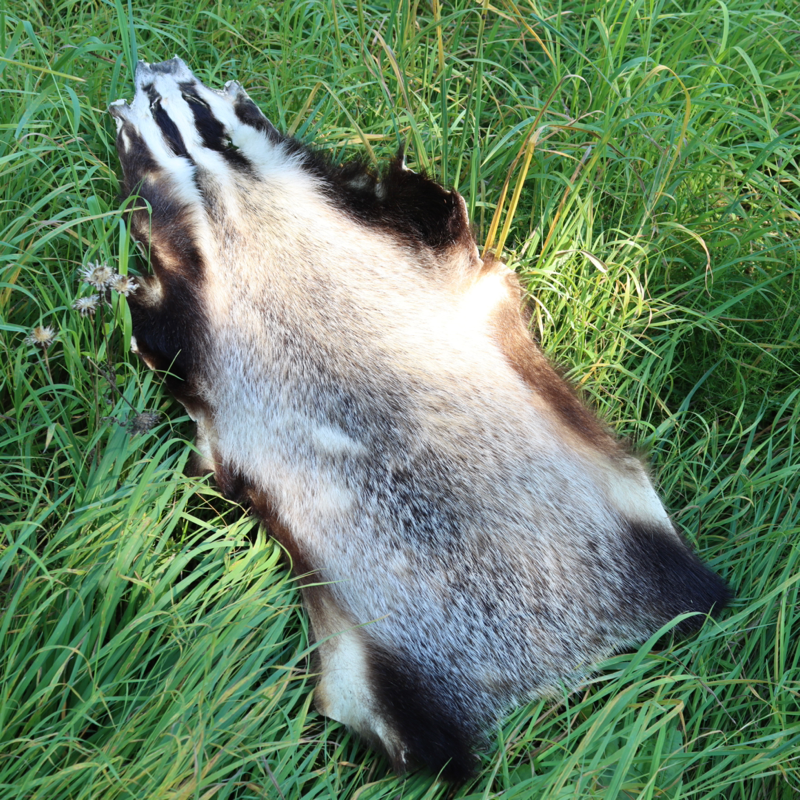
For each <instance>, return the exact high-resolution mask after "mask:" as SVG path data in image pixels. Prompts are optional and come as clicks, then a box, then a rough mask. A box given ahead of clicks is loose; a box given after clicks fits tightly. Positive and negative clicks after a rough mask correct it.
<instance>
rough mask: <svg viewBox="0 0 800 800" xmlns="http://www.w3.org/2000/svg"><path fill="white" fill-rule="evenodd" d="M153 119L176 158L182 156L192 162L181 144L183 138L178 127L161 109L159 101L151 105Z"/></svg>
mask: <svg viewBox="0 0 800 800" xmlns="http://www.w3.org/2000/svg"><path fill="white" fill-rule="evenodd" d="M153 119H154V120H155V121H156V125H158V127H159V128H160V129H161V133H162V134H163V136H164V139H165V140H166V142H167V144H168V145H169V149H170V150H172V152H173V153H175V155H176V156H183V157H184V158H188V159H189V160H190V161H192V157H191V156H190V155H189V151H188V150H187V149H186V145H185V144H184V143H183V136H181V132H180V131H179V130H178V126H177V125H176V124H175V123H174V122H173V121H172V117H170V115H169V114H167V112H166V111H164V109H163V108H162V107H161V101H160V100H159V101H158V102H157V103H155V104H154V105H153Z"/></svg>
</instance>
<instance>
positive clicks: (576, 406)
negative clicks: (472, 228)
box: [493, 275, 619, 455]
mask: <svg viewBox="0 0 800 800" xmlns="http://www.w3.org/2000/svg"><path fill="white" fill-rule="evenodd" d="M507 280H508V284H509V295H510V298H509V300H508V301H507V302H504V303H502V304H500V305H499V306H498V308H497V310H496V311H495V315H494V319H493V323H494V331H495V337H496V339H497V341H498V343H499V344H500V347H501V349H502V350H503V353H504V354H505V356H506V358H507V359H508V362H509V363H510V364H511V366H512V367H513V368H514V370H515V371H516V372H517V373H518V374H519V376H520V377H521V378H522V379H523V380H524V381H525V383H526V384H527V385H528V386H529V387H530V388H531V389H532V390H533V391H534V392H535V393H536V394H538V395H540V396H541V397H542V398H544V400H545V401H546V403H547V405H548V406H550V407H551V408H552V409H553V410H554V411H555V412H556V413H557V414H558V417H559V419H560V420H561V421H562V422H563V423H564V424H565V425H566V426H567V427H568V428H569V429H570V430H572V431H574V432H575V433H577V434H578V435H579V436H581V438H583V439H584V440H585V441H586V442H588V443H589V444H591V445H592V446H593V447H595V448H596V449H598V450H600V451H602V452H605V453H608V454H609V455H612V454H616V453H618V452H619V445H618V444H617V443H616V442H615V441H614V439H613V438H612V437H611V436H610V435H609V434H608V433H606V432H605V430H603V427H602V426H601V425H600V423H599V422H598V420H597V418H596V417H595V416H594V414H592V412H591V411H590V410H589V409H588V408H586V407H585V406H584V405H583V404H582V403H581V401H580V400H579V398H578V397H577V395H576V394H575V392H574V390H573V389H572V387H571V386H570V385H569V384H568V383H567V382H566V381H565V380H564V378H562V377H561V376H560V375H559V374H558V373H557V372H556V370H555V369H553V367H552V366H551V364H550V363H549V362H548V360H547V359H546V358H545V356H544V354H543V353H542V351H541V350H540V349H539V348H538V346H537V345H536V344H535V343H534V342H533V341H532V339H531V337H530V334H529V333H528V330H527V328H526V327H525V325H524V323H523V318H522V316H521V315H520V311H519V304H520V301H521V292H520V287H519V281H518V280H517V277H516V275H509V276H508V278H507Z"/></svg>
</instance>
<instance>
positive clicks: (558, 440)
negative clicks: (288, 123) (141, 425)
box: [110, 58, 728, 780]
mask: <svg viewBox="0 0 800 800" xmlns="http://www.w3.org/2000/svg"><path fill="white" fill-rule="evenodd" d="M110 111H111V113H112V114H113V116H114V117H115V118H116V122H117V127H118V134H117V149H118V151H119V156H120V160H121V161H122V167H123V171H124V180H123V189H124V192H125V194H126V195H137V196H138V198H139V199H134V200H132V203H131V205H132V206H133V207H134V210H133V211H132V212H131V217H130V220H131V228H132V231H133V235H134V236H135V237H136V238H137V239H138V240H139V241H140V242H141V243H142V244H143V245H144V247H145V249H146V250H147V252H148V253H149V257H150V263H151V264H152V270H153V274H152V275H151V276H148V277H145V278H142V279H141V286H140V288H139V290H138V291H137V292H136V293H135V294H132V295H131V296H130V297H129V298H128V302H129V305H130V311H131V316H132V319H133V333H134V337H135V340H134V348H135V350H136V351H137V352H138V353H139V354H140V355H141V357H142V358H143V359H144V361H145V362H146V363H147V364H148V365H149V366H150V367H151V368H152V369H155V370H158V371H159V372H161V373H163V374H164V376H165V380H166V382H167V384H168V385H169V388H170V389H171V391H172V392H173V393H174V394H175V396H176V397H177V399H178V400H179V401H180V402H181V403H182V404H183V405H184V406H185V407H186V409H187V411H188V412H189V414H190V415H191V416H192V417H193V418H194V419H195V420H196V422H197V448H198V451H199V452H200V453H201V454H202V455H201V457H200V458H199V461H200V466H201V467H202V468H204V469H206V470H209V471H213V472H214V474H215V476H216V480H217V482H218V484H219V486H220V487H221V489H222V490H223V491H224V492H225V493H226V494H227V495H229V496H231V497H233V498H236V499H239V500H240V501H242V502H244V503H246V504H248V505H249V506H250V507H251V508H252V510H253V512H254V513H255V514H257V515H258V516H259V517H260V518H261V519H262V520H264V522H265V523H266V524H267V525H268V526H269V529H270V530H271V532H272V534H273V535H274V536H275V537H276V538H277V539H278V540H279V541H280V542H281V544H282V545H283V546H284V547H285V549H286V550H287V551H288V553H289V554H290V557H291V563H292V568H293V570H294V572H295V574H296V575H297V576H298V581H299V582H300V584H301V585H302V587H303V589H302V591H303V596H304V601H305V605H306V607H307V609H308V613H309V615H310V618H311V624H312V628H313V634H314V637H315V638H316V641H317V643H318V644H317V653H318V657H319V672H320V677H319V682H318V685H317V688H316V704H317V708H318V709H319V711H320V712H321V713H322V714H324V715H326V716H329V717H332V718H333V719H335V720H339V721H341V722H343V723H345V724H346V725H348V726H350V727H351V728H353V729H355V730H356V731H358V732H360V733H361V734H363V735H365V736H366V737H367V738H368V739H370V740H371V741H373V742H374V743H376V744H378V745H380V746H382V747H383V748H384V749H385V751H386V752H387V754H388V755H389V757H390V758H391V760H392V762H393V764H394V766H395V768H396V769H398V770H403V769H406V768H408V767H409V766H411V765H413V764H420V763H421V764H426V765H428V766H429V767H430V768H431V769H433V770H435V771H443V774H444V775H445V776H446V777H448V778H450V779H455V780H458V779H462V778H464V777H466V776H467V775H469V774H470V772H471V770H472V769H473V767H474V746H475V744H476V743H478V742H480V741H481V739H482V737H483V736H484V735H485V734H486V732H487V731H489V730H490V729H491V727H492V725H493V724H494V723H495V722H496V721H497V719H498V718H499V716H500V715H501V714H502V713H503V712H504V711H506V710H507V709H508V708H509V707H511V706H512V705H513V704H515V703H520V702H522V701H525V700H527V699H529V698H532V697H535V696H541V695H543V694H545V693H549V692H553V691H559V688H558V687H563V686H565V685H566V686H574V685H575V683H576V682H577V681H579V680H580V678H581V677H582V676H585V675H586V674H587V672H588V671H589V670H590V669H591V665H592V664H593V662H596V661H597V660H598V659H602V658H603V657H605V656H608V655H609V654H611V653H613V652H615V651H617V650H619V649H620V648H624V647H627V646H630V645H631V644H634V643H637V642H641V641H642V640H643V639H645V638H647V637H648V636H650V635H651V634H652V633H653V632H654V631H656V630H657V629H658V628H659V627H661V626H662V625H664V624H665V623H667V622H668V621H670V620H671V619H673V618H674V617H675V616H677V615H679V614H682V613H684V612H700V615H696V616H695V617H692V618H690V619H688V620H686V621H684V622H683V623H681V625H680V626H679V627H680V629H681V630H682V631H684V632H685V631H689V630H691V629H694V628H695V627H697V626H699V625H700V624H701V623H702V622H703V619H704V618H703V617H702V615H703V614H706V613H708V612H710V611H712V610H713V611H717V610H719V609H720V608H721V607H722V606H723V605H724V604H725V602H726V598H727V595H728V591H727V589H726V586H725V584H724V583H723V581H722V580H720V578H718V577H717V576H716V575H715V574H714V573H712V572H711V571H709V570H708V569H707V568H706V567H705V566H704V565H703V564H702V563H701V562H700V561H699V560H698V559H697V557H696V556H695V555H694V554H693V553H692V551H691V550H690V549H689V547H688V546H687V545H686V544H685V543H684V542H683V541H682V540H681V538H680V536H679V535H678V533H677V532H676V530H675V528H674V527H673V525H672V523H671V522H670V519H669V517H668V516H667V513H666V512H665V510H664V507H663V506H662V504H661V502H660V500H659V498H658V496H657V495H656V493H655V491H654V490H653V486H652V484H651V482H650V480H649V479H648V476H647V474H646V472H645V469H644V468H643V466H642V465H641V463H640V462H639V461H638V460H637V459H636V458H634V457H633V456H631V455H630V454H628V453H627V452H626V451H625V449H624V448H623V447H622V446H620V444H619V443H617V442H616V441H615V439H614V438H613V437H612V436H610V435H609V434H608V433H607V432H606V430H605V429H604V428H603V426H601V425H600V424H599V423H598V421H597V419H596V418H595V417H594V416H593V415H592V413H591V412H590V411H588V410H587V409H586V408H585V407H584V406H583V405H582V404H581V403H580V402H579V400H578V399H577V398H576V396H575V395H574V394H573V392H572V391H571V390H570V388H569V387H568V386H567V385H566V384H565V383H564V382H563V381H562V380H561V378H559V376H558V375H557V373H556V372H555V371H554V370H553V369H552V367H551V366H550V365H549V364H548V362H547V361H546V359H545V358H544V356H543V355H542V354H541V352H540V351H539V349H538V348H537V347H536V345H535V344H534V343H533V342H532V341H531V339H530V337H529V335H528V332H527V329H526V325H525V323H524V321H523V317H522V315H521V313H520V289H519V284H518V282H517V280H516V278H515V276H514V275H513V274H512V273H511V272H510V271H509V270H508V269H507V268H506V267H505V266H504V265H503V264H502V263H500V262H499V261H497V260H494V259H488V260H481V258H480V257H479V255H478V251H477V249H476V246H475V241H474V239H473V237H472V234H471V232H470V227H469V224H468V220H467V213H466V209H465V205H464V201H463V200H462V198H461V197H460V196H459V195H458V194H457V193H456V192H455V191H446V190H445V189H443V188H442V187H441V186H439V185H437V184H436V183H434V182H433V181H431V180H429V179H427V178H426V177H424V176H422V175H418V174H415V173H414V172H411V171H409V170H407V169H406V168H405V166H404V163H403V161H402V159H397V160H396V161H395V162H394V163H392V164H391V165H390V166H389V167H388V170H387V171H386V172H385V173H384V174H383V175H382V176H375V175H373V174H371V173H370V172H369V171H368V170H366V169H365V168H364V167H363V166H362V165H355V166H350V167H347V166H345V167H336V166H332V165H331V164H329V163H328V162H327V161H326V160H325V159H323V158H321V157H320V156H319V155H318V154H316V153H314V152H312V151H311V150H309V149H308V148H306V147H305V146H303V145H301V144H299V143H298V142H296V141H294V140H293V139H291V138H289V137H286V136H284V135H282V134H281V133H279V132H278V131H277V130H276V129H275V128H274V127H273V126H272V125H271V124H270V122H269V121H268V120H267V119H266V118H265V117H264V116H263V114H262V113H261V112H260V111H259V109H258V108H257V107H256V106H255V105H254V103H253V102H252V101H251V100H250V98H249V97H248V96H247V94H246V93H245V92H244V91H243V90H242V88H241V87H240V86H239V84H237V83H235V82H232V83H228V84H227V85H226V86H225V88H224V90H222V91H215V90H212V89H209V88H207V87H206V86H204V85H203V84H202V83H201V82H200V81H199V80H197V78H195V77H194V75H193V74H192V73H191V71H190V70H189V69H188V68H187V67H186V65H185V64H184V63H183V62H182V61H181V60H180V59H178V58H174V59H172V60H171V61H167V62H164V63H162V64H153V65H148V64H145V63H140V64H139V67H138V69H137V71H136V94H135V98H134V100H133V102H132V103H131V104H130V105H128V104H127V103H125V102H124V101H118V102H116V103H114V104H113V105H112V106H111V109H110ZM143 201H146V203H145V202H143ZM148 205H149V209H148V208H147V206H148Z"/></svg>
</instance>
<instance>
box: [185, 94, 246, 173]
mask: <svg viewBox="0 0 800 800" xmlns="http://www.w3.org/2000/svg"><path fill="white" fill-rule="evenodd" d="M180 88H181V91H182V92H183V98H184V100H186V102H187V103H188V104H189V108H191V110H192V116H194V124H195V128H196V129H197V132H198V133H199V134H200V138H201V139H202V141H203V145H204V146H205V147H207V148H208V149H209V150H216V151H217V152H218V153H221V154H222V155H223V156H224V158H225V160H226V161H227V162H228V163H229V164H230V165H231V166H232V167H234V168H235V169H238V170H242V171H243V172H248V173H251V172H252V170H253V167H252V164H251V163H250V162H249V161H248V159H247V158H246V157H245V156H244V155H243V154H242V153H241V151H239V150H237V149H236V148H235V147H233V146H232V145H231V143H230V140H229V138H228V135H227V133H226V132H225V126H224V125H223V124H222V123H221V122H220V121H219V120H218V119H217V118H216V117H215V116H214V114H213V113H212V111H211V109H210V108H209V107H208V103H206V101H205V100H203V98H202V97H200V96H199V95H198V94H197V90H196V89H195V88H194V86H193V84H191V83H182V84H181V85H180Z"/></svg>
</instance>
